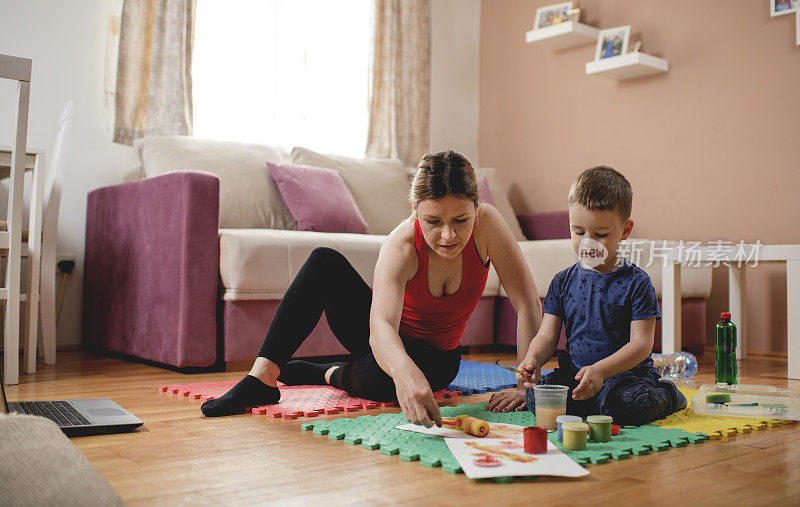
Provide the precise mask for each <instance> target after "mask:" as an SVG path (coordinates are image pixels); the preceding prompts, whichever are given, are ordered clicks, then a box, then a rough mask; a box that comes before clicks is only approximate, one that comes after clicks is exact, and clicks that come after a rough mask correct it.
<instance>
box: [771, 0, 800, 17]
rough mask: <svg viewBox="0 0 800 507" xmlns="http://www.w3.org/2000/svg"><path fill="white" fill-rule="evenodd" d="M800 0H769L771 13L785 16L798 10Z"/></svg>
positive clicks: (773, 15)
mask: <svg viewBox="0 0 800 507" xmlns="http://www.w3.org/2000/svg"><path fill="white" fill-rule="evenodd" d="M798 7H800V0H769V15H770V16H772V17H775V16H783V15H784V14H791V13H793V12H797V11H798Z"/></svg>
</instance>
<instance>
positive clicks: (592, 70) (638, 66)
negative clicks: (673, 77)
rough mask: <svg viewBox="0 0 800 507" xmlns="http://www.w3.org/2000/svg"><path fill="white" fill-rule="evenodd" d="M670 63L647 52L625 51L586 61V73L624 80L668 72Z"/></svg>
mask: <svg viewBox="0 0 800 507" xmlns="http://www.w3.org/2000/svg"><path fill="white" fill-rule="evenodd" d="M668 70H669V64H668V63H667V61H666V60H664V59H663V58H658V57H656V56H652V55H648V54H647V53H640V52H638V51H637V52H636V53H625V54H624V55H619V56H612V57H611V58H604V59H602V60H596V61H593V62H586V74H587V75H590V76H602V77H608V78H611V79H617V80H623V79H632V78H636V77H642V76H647V75H650V74H658V73H660V72H667V71H668Z"/></svg>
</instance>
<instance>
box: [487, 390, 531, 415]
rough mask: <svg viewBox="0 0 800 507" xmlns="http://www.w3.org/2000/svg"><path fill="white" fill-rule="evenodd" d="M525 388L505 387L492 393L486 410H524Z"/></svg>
mask: <svg viewBox="0 0 800 507" xmlns="http://www.w3.org/2000/svg"><path fill="white" fill-rule="evenodd" d="M525 409H526V406H525V388H524V387H518V388H516V389H507V390H505V391H500V392H496V393H494V394H492V397H491V398H489V404H488V405H486V410H493V411H495V412H509V411H511V410H525Z"/></svg>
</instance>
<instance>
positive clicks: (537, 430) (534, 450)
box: [522, 426, 547, 454]
mask: <svg viewBox="0 0 800 507" xmlns="http://www.w3.org/2000/svg"><path fill="white" fill-rule="evenodd" d="M522 436H523V437H524V439H525V443H524V449H525V452H526V453H528V454H545V453H546V452H547V428H542V427H541V426H528V427H527V428H525V429H523V430H522Z"/></svg>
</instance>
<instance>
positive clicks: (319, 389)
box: [158, 380, 461, 419]
mask: <svg viewBox="0 0 800 507" xmlns="http://www.w3.org/2000/svg"><path fill="white" fill-rule="evenodd" d="M236 382H237V381H235V380H230V381H226V382H202V383H195V384H185V385H169V386H161V387H159V389H158V390H159V392H162V393H169V394H177V395H178V396H186V397H188V398H191V399H196V400H202V401H205V400H210V399H212V398H216V397H218V396H222V395H223V394H225V393H226V392H228V390H230V388H231V387H233V386H234V385H235V384H236ZM279 385H280V389H281V401H280V402H279V403H276V404H274V405H263V406H257V407H250V411H251V412H252V413H254V414H259V415H266V416H267V417H268V418H283V419H297V418H298V417H315V416H317V415H320V414H338V413H340V412H356V411H359V410H369V409H375V408H381V407H394V406H397V402H389V403H378V402H375V401H371V400H365V399H363V398H356V397H354V396H350V395H349V394H347V393H346V392H344V391H341V390H339V389H336V388H335V387H331V386H285V385H283V384H279ZM460 395H461V393H460V392H457V391H449V390H443V391H437V392H435V393H434V397H436V399H437V400H439V401H441V400H444V399H447V398H454V397H456V396H460Z"/></svg>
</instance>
